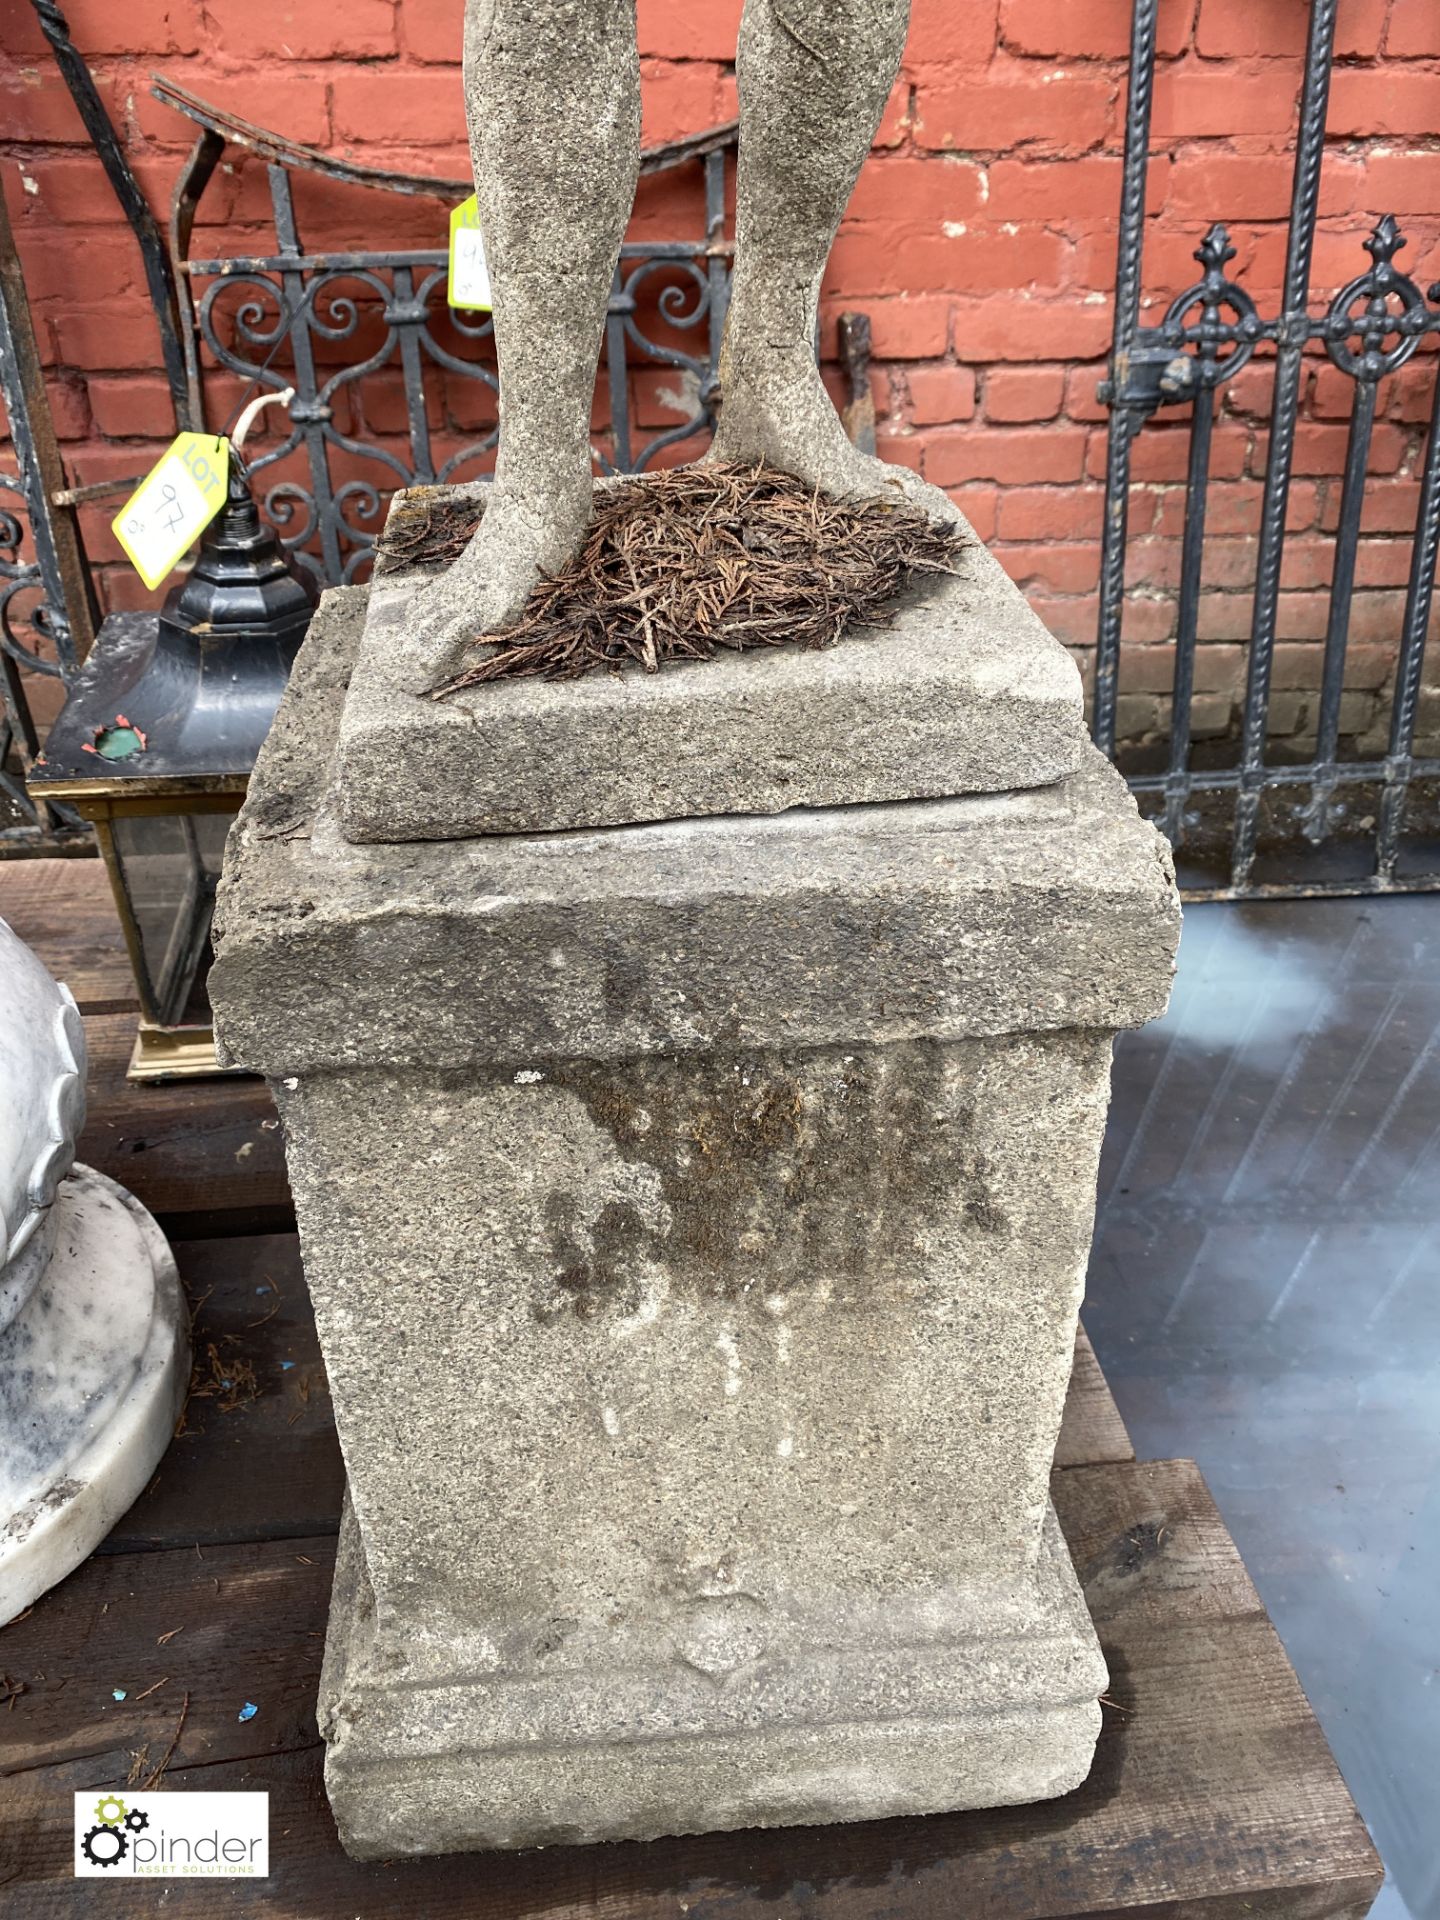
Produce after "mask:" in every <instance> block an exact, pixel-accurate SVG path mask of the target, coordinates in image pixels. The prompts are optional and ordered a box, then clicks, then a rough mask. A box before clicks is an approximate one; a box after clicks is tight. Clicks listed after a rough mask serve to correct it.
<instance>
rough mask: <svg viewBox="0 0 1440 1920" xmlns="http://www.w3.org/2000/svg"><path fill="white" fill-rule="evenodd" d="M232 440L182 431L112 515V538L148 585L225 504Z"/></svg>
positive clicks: (184, 551) (155, 584)
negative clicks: (117, 542) (113, 531)
mask: <svg viewBox="0 0 1440 1920" xmlns="http://www.w3.org/2000/svg"><path fill="white" fill-rule="evenodd" d="M229 481H230V442H229V441H228V440H227V439H226V438H225V436H224V434H218V433H182V434H180V435H179V436H178V438H177V439H176V440H175V441H174V442H173V443H172V444H171V446H170V448H169V450H168V451H167V452H166V453H165V454H163V455H162V457H161V459H160V460H159V462H158V463H157V465H156V466H155V467H154V468H153V469H152V470H151V472H150V473H149V475H148V476H147V477H146V478H145V479H144V480H142V481H141V483H140V485H139V486H138V487H137V488H136V489H135V491H134V493H132V494H131V496H130V498H129V499H128V500H127V501H126V503H125V505H124V506H123V507H122V508H121V509H120V511H119V513H117V514H116V516H115V518H114V520H113V521H112V523H111V524H112V525H113V527H114V529H115V538H116V539H117V540H118V541H119V542H120V544H121V546H122V547H123V548H124V549H125V551H126V553H127V554H128V555H129V557H130V563H131V565H132V566H133V567H134V569H135V571H136V572H137V573H138V574H139V576H140V578H141V579H142V580H143V581H144V582H145V584H146V586H147V587H158V586H159V584H160V582H161V581H162V580H163V579H164V578H165V576H166V574H167V573H169V571H170V569H171V568H172V567H173V566H175V564H176V563H177V561H179V560H181V559H183V557H184V556H185V554H187V553H188V552H189V550H190V549H191V547H193V546H194V544H195V542H196V541H197V540H198V539H199V538H200V535H201V534H202V533H203V532H204V531H205V529H206V527H208V526H209V524H210V522H211V521H212V520H213V519H214V518H215V516H216V514H217V513H219V511H220V509H221V507H223V506H224V504H225V496H226V494H227V493H228V491H229Z"/></svg>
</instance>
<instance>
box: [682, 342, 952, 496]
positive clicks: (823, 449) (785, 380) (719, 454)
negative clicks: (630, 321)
mask: <svg viewBox="0 0 1440 1920" xmlns="http://www.w3.org/2000/svg"><path fill="white" fill-rule="evenodd" d="M707 458H709V459H711V460H729V461H736V462H739V463H741V464H744V463H746V462H749V461H754V460H766V461H768V462H769V464H770V465H771V466H774V467H779V468H780V469H781V471H782V472H784V473H793V474H794V475H795V477H796V478H797V479H799V480H804V481H805V482H807V484H809V485H810V486H814V487H819V488H820V489H821V491H822V492H825V493H828V494H832V495H834V496H835V497H836V498H837V499H841V500H891V499H895V498H896V497H897V496H898V497H900V498H902V499H904V500H906V501H908V502H909V503H910V504H911V505H912V506H915V507H918V508H919V509H920V510H921V511H922V512H923V513H925V514H928V515H929V517H930V518H931V519H932V520H936V521H939V522H941V523H942V524H945V525H953V524H954V523H955V521H956V520H958V519H959V518H960V514H959V512H958V510H957V508H956V507H955V506H954V504H953V503H952V502H951V500H950V499H949V498H948V496H947V495H945V494H943V493H942V492H941V491H940V489H939V488H938V487H932V486H930V485H929V484H928V483H927V482H926V481H924V480H922V479H921V477H920V475H919V474H918V473H914V472H912V471H911V470H910V468H908V467H897V466H894V465H892V464H891V463H890V462H889V461H887V460H877V459H876V458H875V456H874V455H873V454H869V453H861V451H860V449H859V448H858V447H856V446H854V445H853V444H852V442H851V441H850V439H849V438H848V437H847V435H846V432H845V428H844V426H843V425H842V424H841V420H840V416H839V414H837V413H836V411H835V408H834V406H833V404H832V403H831V400H830V396H829V394H828V393H827V392H826V391H825V385H824V382H823V381H822V380H821V378H820V371H819V368H818V367H817V366H816V365H815V362H814V359H813V358H812V356H811V355H810V353H809V352H808V350H805V351H801V352H797V353H791V354H780V353H767V354H766V355H765V356H764V358H763V361H762V362H761V363H760V364H758V365H753V366H752V365H750V364H745V365H743V366H738V367H737V366H733V365H732V367H731V369H730V370H729V375H728V378H725V379H724V380H723V382H722V389H721V411H720V420H719V424H718V426H717V427H716V430H715V440H714V444H713V446H712V447H711V450H710V453H709V455H708V456H707Z"/></svg>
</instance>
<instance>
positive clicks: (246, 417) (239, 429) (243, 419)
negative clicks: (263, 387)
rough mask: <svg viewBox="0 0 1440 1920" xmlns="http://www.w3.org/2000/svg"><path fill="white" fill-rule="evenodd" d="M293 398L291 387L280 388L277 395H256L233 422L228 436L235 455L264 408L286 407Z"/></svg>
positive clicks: (293, 393) (293, 391) (293, 390)
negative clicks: (233, 427)
mask: <svg viewBox="0 0 1440 1920" xmlns="http://www.w3.org/2000/svg"><path fill="white" fill-rule="evenodd" d="M294 398H295V389H294V388H293V387H285V388H282V390H281V391H280V392H279V393H257V394H256V396H255V398H254V399H253V400H252V401H251V402H250V404H249V406H248V407H246V409H245V411H244V412H243V413H242V414H241V416H240V418H239V419H238V420H237V421H236V422H235V431H234V433H232V434H231V436H230V444H231V446H232V447H233V448H234V449H235V451H236V453H239V451H240V449H241V448H242V447H243V446H244V445H245V436H246V434H247V433H249V431H250V429H251V427H252V426H253V425H254V424H255V421H256V419H257V418H258V416H259V414H260V413H261V411H262V410H263V409H264V408H265V407H288V406H289V404H290V402H291V401H292V400H293V399H294Z"/></svg>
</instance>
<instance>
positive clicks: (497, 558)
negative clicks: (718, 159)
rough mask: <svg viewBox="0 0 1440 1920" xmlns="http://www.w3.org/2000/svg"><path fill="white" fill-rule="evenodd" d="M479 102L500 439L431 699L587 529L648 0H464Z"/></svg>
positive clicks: (432, 599)
mask: <svg viewBox="0 0 1440 1920" xmlns="http://www.w3.org/2000/svg"><path fill="white" fill-rule="evenodd" d="M465 105H466V115H467V118H468V121H469V126H470V152H471V158H472V161H473V164H474V169H475V187H476V192H477V194H478V196H479V202H480V225H481V230H482V233H483V235H484V241H485V251H486V258H487V261H488V263H489V267H490V277H491V284H492V287H493V289H494V299H495V344H496V351H497V354H498V356H499V363H500V449H499V456H498V459H497V462H496V468H495V482H494V486H493V488H492V490H491V494H490V500H489V504H488V506H487V508H486V512H485V518H484V520H483V521H482V522H481V525H480V528H479V531H478V532H477V533H476V535H475V538H474V539H473V540H472V541H471V543H470V546H469V547H468V548H467V550H466V551H465V553H464V554H463V555H462V556H461V557H460V559H459V560H458V561H457V562H456V563H455V564H454V566H452V567H451V568H450V569H449V570H448V571H447V572H446V573H444V574H442V575H441V576H440V578H439V579H438V580H435V581H432V582H431V583H430V585H429V586H427V587H426V588H425V589H424V591H423V592H422V593H421V594H419V595H418V596H417V598H416V602H415V607H414V611H413V615H412V619H411V622H410V624H409V627H408V630H407V634H406V644H407V645H408V646H409V647H410V648H411V650H412V651H413V652H414V653H415V654H416V655H417V656H418V657H417V661H416V667H415V670H414V672H413V674H412V678H413V679H414V682H415V688H416V691H417V692H418V691H421V690H422V689H423V688H425V687H427V686H430V685H432V684H433V683H434V682H435V681H437V680H439V679H442V678H444V677H445V676H446V675H448V674H449V673H451V672H453V671H454V670H456V669H457V668H458V667H459V666H460V664H461V662H462V659H463V656H464V653H465V648H466V643H467V642H469V641H472V640H474V639H475V637H476V636H477V635H478V634H481V633H485V632H488V631H492V630H494V629H495V628H498V627H503V626H505V625H507V624H509V623H510V622H511V621H513V620H515V619H516V618H517V617H518V616H519V614H520V612H521V610H522V608H523V607H524V605H525V602H526V600H527V599H528V598H529V595H530V592H531V589H532V588H533V587H534V586H535V584H536V582H537V581H538V580H539V578H540V577H541V575H542V574H546V573H554V572H556V571H558V569H560V568H561V567H563V566H564V565H565V564H566V562H567V561H568V560H569V559H570V558H571V557H572V555H573V554H574V552H575V550H576V549H577V547H578V546H579V545H580V542H581V541H582V539H583V538H584V535H585V530H586V528H587V527H588V525H589V523H590V516H591V485H592V483H591V463H590V413H591V406H592V403H593V400H594V394H595V369H596V366H597V364H598V362H599V358H600V343H601V339H602V336H603V333H604V326H605V311H606V307H607V304H608V302H609V297H610V288H611V284H612V281H613V279H614V275H615V264H616V260H617V259H618V257H619V252H620V242H621V238H622V236H623V234H624V231H625V223H626V221H627V219H628V217H629V214H630V207H631V203H632V201H633V199H634V195H635V180H636V175H637V172H638V169H639V156H640V63H639V57H638V54H637V51H636V43H635V0H467V5H466V13H465Z"/></svg>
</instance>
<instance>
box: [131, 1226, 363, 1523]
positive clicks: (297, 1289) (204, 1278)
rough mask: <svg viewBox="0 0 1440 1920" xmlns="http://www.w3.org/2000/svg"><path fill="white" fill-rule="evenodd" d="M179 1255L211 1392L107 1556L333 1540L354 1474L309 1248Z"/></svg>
mask: <svg viewBox="0 0 1440 1920" xmlns="http://www.w3.org/2000/svg"><path fill="white" fill-rule="evenodd" d="M175 1252H176V1257H177V1260H178V1263H179V1267H180V1278H181V1280H182V1281H183V1282H184V1284H185V1290H186V1293H187V1294H188V1296H189V1298H190V1302H191V1313H192V1337H193V1343H194V1351H195V1382H196V1384H198V1385H199V1387H200V1388H201V1392H200V1393H199V1394H195V1393H192V1396H191V1398H190V1400H189V1402H188V1403H187V1405H186V1409H185V1417H184V1420H183V1421H182V1423H181V1430H180V1433H179V1435H178V1436H177V1438H176V1439H175V1441H174V1442H173V1444H172V1445H171V1447H170V1450H169V1452H168V1453H167V1454H166V1455H165V1457H164V1459H163V1460H162V1461H161V1463H160V1466H159V1468H158V1470H157V1472H156V1474H155V1478H154V1479H153V1480H152V1481H151V1483H150V1485H149V1486H148V1487H147V1488H146V1490H145V1492H144V1493H143V1494H142V1495H141V1496H140V1498H139V1500H137V1501H136V1503H135V1505H134V1506H133V1507H132V1508H131V1509H130V1511H129V1513H127V1514H126V1515H125V1517H124V1518H123V1519H122V1520H121V1521H120V1523H119V1525H118V1526H117V1527H116V1528H115V1530H114V1532H113V1533H112V1534H111V1535H110V1537H109V1539H108V1540H107V1541H106V1542H105V1544H104V1546H103V1547H102V1548H101V1551H102V1552H104V1553H126V1552H135V1551H140V1550H144V1549H147V1548H161V1547H177V1546H191V1545H193V1544H194V1543H195V1542H197V1541H199V1542H200V1543H201V1544H202V1545H204V1546H207V1547H208V1546H210V1545H212V1544H215V1543H218V1542H234V1541H242V1540H283V1539H290V1538H294V1537H297V1536H302V1535H305V1534H322V1533H334V1532H335V1530H336V1527H337V1526H338V1525H339V1519H340V1501H341V1496H342V1494H343V1492H344V1487H345V1470H344V1467H343V1465H342V1463H341V1459H340V1447H339V1443H338V1442H337V1440H336V1438H335V1420H334V1414H333V1411H332V1409H331V1405H330V1390H329V1385H328V1383H327V1381H326V1378H325V1365H324V1362H323V1361H322V1360H321V1357H320V1345H319V1341H318V1340H317V1338H316V1335H315V1318H314V1315H313V1313H312V1312H311V1310H310V1296H309V1293H308V1292H307V1290H306V1286H305V1277H304V1274H303V1273H302V1271H301V1267H300V1245H299V1242H298V1241H297V1240H296V1238H295V1236H294V1234H293V1233H290V1234H262V1235H254V1236H248V1237H242V1238H236V1239H225V1240H191V1241H181V1242H179V1243H177V1245H176V1248H175ZM226 1380H229V1381H230V1382H231V1383H232V1385H231V1387H230V1388H229V1389H227V1388H226V1387H225V1386H224V1382H225V1381H226Z"/></svg>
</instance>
